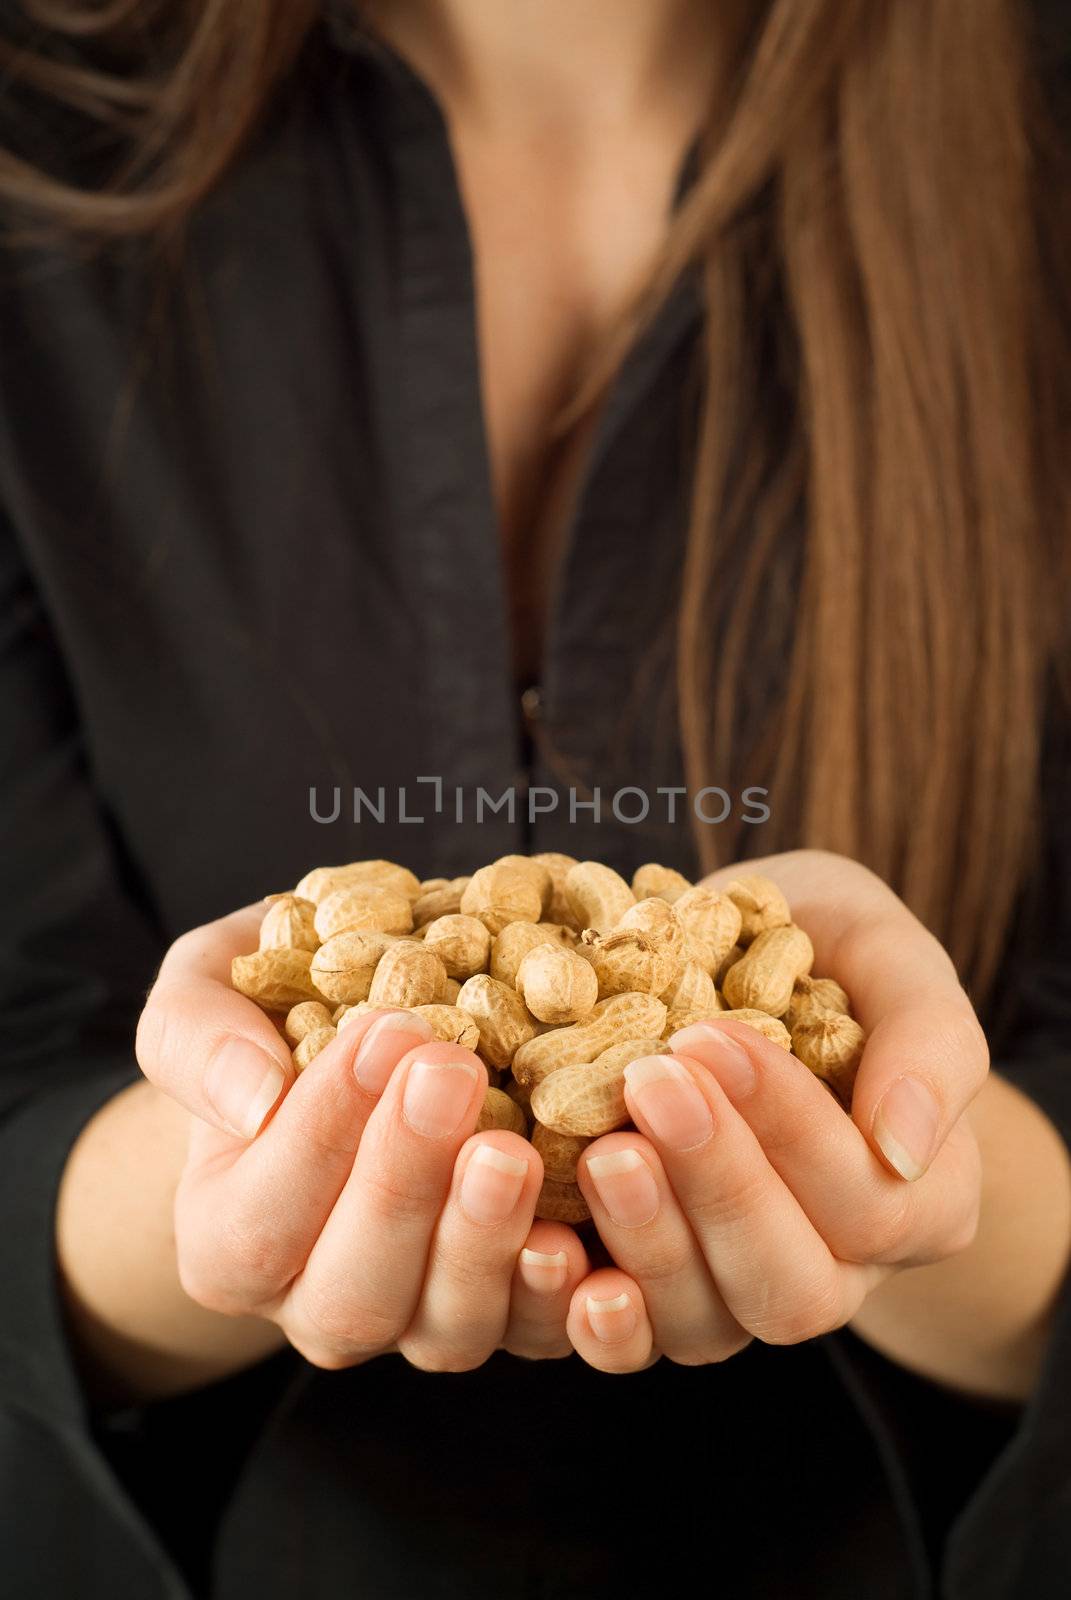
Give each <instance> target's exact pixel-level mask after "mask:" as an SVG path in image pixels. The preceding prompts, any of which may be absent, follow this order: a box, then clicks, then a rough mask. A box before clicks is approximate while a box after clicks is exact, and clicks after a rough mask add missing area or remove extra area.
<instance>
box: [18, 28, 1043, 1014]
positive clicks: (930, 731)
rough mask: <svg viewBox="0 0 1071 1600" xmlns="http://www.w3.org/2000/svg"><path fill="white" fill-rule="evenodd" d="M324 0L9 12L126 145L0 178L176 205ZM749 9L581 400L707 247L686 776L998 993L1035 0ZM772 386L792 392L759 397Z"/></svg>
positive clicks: (1029, 746) (74, 103) (1019, 541)
mask: <svg viewBox="0 0 1071 1600" xmlns="http://www.w3.org/2000/svg"><path fill="white" fill-rule="evenodd" d="M320 9H321V8H320V5H319V3H318V0H202V3H199V4H197V5H191V4H183V3H181V0H97V3H96V4H94V5H93V6H88V5H87V4H86V0H23V7H22V11H23V15H24V17H25V19H26V23H27V28H26V36H25V37H24V38H22V39H18V40H13V39H8V40H6V41H5V40H0V68H2V70H3V71H4V73H5V76H6V78H7V80H8V82H9V84H11V85H14V91H15V93H16V94H17V95H22V94H26V95H29V96H30V97H34V96H36V97H45V98H46V99H47V100H49V101H50V102H51V103H52V104H53V105H54V104H55V103H56V102H58V103H60V104H61V105H62V106H65V107H67V108H68V109H69V110H70V111H72V112H74V113H76V114H78V115H80V116H88V117H89V118H90V119H91V120H92V122H93V124H95V127H96V129H97V132H98V134H99V136H100V137H99V141H98V148H99V149H100V150H102V151H105V152H110V156H109V160H110V166H109V168H108V176H107V178H106V180H105V181H103V182H102V183H101V184H100V185H99V186H96V187H93V188H92V189H89V190H87V189H86V188H85V187H78V186H72V185H71V184H69V183H67V182H65V181H64V179H63V177H62V176H57V175H56V173H55V172H54V171H49V170H48V169H47V163H38V162H36V161H33V160H29V161H28V160H27V159H26V158H25V157H24V156H23V157H20V156H16V155H15V154H13V153H7V154H2V153H0V194H3V195H4V196H5V197H6V199H7V200H8V201H9V202H13V203H14V204H15V205H16V206H17V207H18V208H19V210H20V211H21V212H23V213H24V214H25V215H26V216H27V217H30V218H34V217H36V218H38V219H42V220H45V221H51V222H52V223H53V224H55V223H59V224H61V225H62V226H63V227H65V228H67V229H69V230H70V229H73V230H74V231H75V232H77V233H80V234H82V235H84V236H97V237H100V236H102V235H115V236H117V235H123V234H130V233H136V232H143V233H156V234H158V235H160V236H163V235H166V234H169V233H170V232H172V231H174V230H175V229H176V228H179V229H180V228H181V224H182V221H183V219H184V218H185V217H187V216H188V215H189V214H190V212H191V210H192V208H193V207H194V206H195V205H196V204H197V202H198V201H199V200H200V198H201V197H202V196H203V195H205V194H206V193H207V192H208V191H209V190H210V189H211V188H212V186H213V185H214V184H215V183H216V182H217V181H218V180H219V178H220V177H221V175H222V174H223V173H224V172H225V171H226V170H227V168H228V166H229V165H230V164H231V163H232V162H233V160H234V159H235V157H236V155H237V154H238V153H239V152H240V150H241V149H242V147H243V146H244V145H245V144H246V142H247V141H248V140H249V138H250V136H251V134H252V132H253V131H254V129H255V128H256V126H257V124H258V121H259V119H260V118H261V116H262V114H263V113H264V111H265V109H266V107H267V106H268V105H269V103H270V102H271V99H272V97H273V95H274V94H275V92H276V90H277V89H278V88H279V86H280V85H281V84H282V83H283V81H284V80H285V78H286V76H287V74H288V73H289V72H290V71H291V69H292V67H293V65H294V63H295V61H296V60H297V58H298V56H299V54H300V52H301V50H302V47H303V45H304V43H305V41H306V39H307V37H308V35H309V32H310V30H311V29H312V28H313V26H314V24H315V22H316V20H317V17H318V14H319V12H320ZM743 12H744V13H746V14H747V24H746V27H745V26H739V27H736V24H734V27H736V33H737V37H736V38H734V39H733V40H732V41H728V40H726V39H722V40H721V46H722V54H723V55H724V57H725V60H726V61H727V62H728V63H729V67H728V69H727V71H726V74H725V83H724V86H723V87H724V92H723V93H721V94H719V106H718V108H717V112H716V114H714V113H712V116H711V121H710V126H709V129H708V130H707V134H706V137H705V141H704V149H705V158H704V161H703V164H702V167H701V170H700V172H699V175H698V178H697V180H696V182H695V184H694V186H693V187H692V189H691V191H690V193H689V195H688V197H687V199H686V200H685V202H684V204H683V206H682V208H681V209H680V211H679V213H678V215H677V217H676V219H675V222H674V226H673V228H672V231H671V234H670V237H669V239H668V240H667V243H666V247H665V251H664V254H663V257H662V259H661V261H660V263H659V266H658V268H657V271H656V272H655V274H654V275H653V277H652V280H651V283H650V286H649V289H648V290H647V292H646V293H645V295H644V296H643V298H642V300H641V301H640V302H638V303H637V304H636V305H635V306H633V307H631V308H629V311H628V314H627V315H626V316H625V317H623V319H622V325H621V334H620V337H619V339H618V340H617V341H615V344H614V346H613V347H612V348H611V349H609V350H608V351H607V356H606V360H605V362H604V363H603V366H602V367H601V369H600V372H599V373H598V374H594V375H592V380H591V391H590V392H592V393H594V391H595V389H596V388H597V387H598V385H599V384H600V383H602V382H604V381H605V379H606V376H607V374H608V373H609V372H610V371H611V370H612V367H613V365H614V363H615V362H616V360H617V359H618V358H619V357H620V354H621V351H622V349H623V347H624V344H625V343H626V342H627V340H628V339H629V338H631V337H634V335H635V332H636V329H637V326H638V325H639V324H640V323H642V322H643V320H644V319H645V318H647V317H649V316H650V315H651V314H652V311H653V309H654V307H655V306H656V305H657V304H658V303H659V302H660V300H661V298H662V297H663V296H664V295H665V294H666V293H667V292H668V289H669V287H670V286H671V284H672V283H673V282H674V281H675V279H676V278H677V277H678V275H679V274H680V272H681V271H682V270H684V269H687V268H694V269H696V270H698V271H699V273H700V274H701V277H702V282H703V286H704V294H705V303H706V313H707V314H706V320H705V333H704V363H703V374H704V386H703V400H702V407H701V413H702V414H701V418H700V422H699V428H698V455H697V465H696V478H695V493H694V514H693V518H692V526H691V532H690V535H689V540H688V546H687V555H686V561H685V572H684V582H683V589H682V595H683V598H682V605H681V617H680V628H679V641H680V642H679V701H680V719H681V728H682V737H683V742H684V748H685V754H686V761H687V765H688V770H689V776H690V779H691V780H692V782H693V783H695V784H696V785H699V784H701V783H705V782H712V783H720V784H722V785H724V784H725V783H726V778H727V775H728V774H735V775H736V777H737V779H738V780H739V782H741V783H747V784H763V783H765V784H767V785H768V786H769V788H770V790H771V803H772V820H771V823H770V824H769V826H768V827H767V828H766V829H764V830H763V833H764V839H763V843H764V844H768V843H770V844H772V847H775V848H776V847H787V846H792V845H797V844H806V845H811V846H821V847H825V848H829V849H833V850H838V851H841V852H843V853H845V854H848V855H851V856H854V857H856V858H858V859H860V860H862V861H864V862H866V863H867V864H868V865H869V866H871V867H872V868H873V869H874V870H875V871H877V872H878V873H880V874H881V875H882V876H883V877H884V878H886V879H887V880H888V881H889V882H891V883H892V884H893V885H894V886H895V887H896V888H897V889H898V890H899V891H900V893H901V894H902V895H903V896H904V898H905V899H906V900H907V901H908V903H909V904H910V905H911V906H912V907H913V908H914V909H915V910H916V911H917V912H918V914H919V915H920V916H921V917H922V918H923V919H924V920H925V921H926V922H927V923H928V924H929V925H930V926H931V927H932V928H933V929H934V931H935V932H936V933H937V934H938V935H939V936H940V937H941V938H942V939H943V940H944V942H945V943H946V945H947V946H948V947H949V949H950V950H951V953H952V955H953V957H954V958H955V960H956V962H957V965H958V966H959V968H960V971H961V972H962V973H963V974H964V975H965V977H966V978H967V979H968V980H969V981H970V982H971V983H972V984H973V985H974V987H975V989H976V991H978V992H982V991H984V990H985V988H986V987H987V985H988V984H989V982H990V981H991V979H992V977H993V974H994V970H995V966H996V963H997V960H998V958H999V955H1000V952H1001V949H1002V945H1003V942H1004V940H1005V939H1006V937H1007V933H1008V929H1009V925H1010V921H1011V918H1012V915H1013V911H1014V907H1015V903H1016V898H1017V894H1018V892H1019V890H1020V888H1021V886H1022V882H1023V878H1024V874H1025V872H1026V870H1027V867H1028V864H1029V859H1030V845H1031V836H1032V827H1033V824H1034V821H1035V816H1036V810H1037V804H1038V794H1039V781H1040V752H1041V741H1042V730H1043V720H1044V713H1045V706H1046V703H1047V701H1048V698H1049V696H1050V694H1051V693H1052V692H1053V691H1054V688H1055V686H1056V685H1057V683H1058V682H1060V681H1061V679H1062V674H1063V671H1064V668H1065V665H1066V636H1065V631H1064V630H1065V629H1066V625H1067V622H1066V619H1067V611H1068V604H1067V602H1068V598H1069V592H1071V586H1069V585H1068V582H1067V577H1068V548H1069V541H1068V538H1067V534H1068V529H1069V525H1071V467H1069V465H1068V463H1069V462H1071V438H1069V436H1068V435H1069V430H1071V312H1069V306H1068V302H1067V299H1066V293H1067V289H1066V286H1067V285H1068V284H1069V283H1071V226H1069V221H1068V210H1067V207H1066V202H1065V200H1064V198H1063V197H1064V195H1065V194H1066V192H1067V190H1066V187H1065V185H1066V171H1065V170H1064V150H1063V145H1062V142H1061V140H1060V138H1059V137H1058V136H1057V131H1056V122H1055V120H1054V119H1053V118H1052V117H1051V115H1050V108H1049V106H1048V104H1047V102H1046V97H1045V95H1044V94H1043V92H1042V73H1041V70H1040V68H1041V63H1040V62H1039V60H1038V51H1037V46H1036V41H1035V40H1034V38H1033V36H1032V23H1031V13H1030V11H1029V8H1024V5H1023V3H1022V0H941V3H940V4H934V3H933V0H769V3H768V4H766V5H765V6H763V5H758V4H756V5H755V6H754V7H750V8H748V7H744V8H743ZM730 14H733V15H735V16H737V18H739V16H740V14H741V12H740V8H734V7H727V8H725V15H726V17H728V16H729V15H730ZM717 15H718V13H717V10H716V9H714V8H712V22H711V27H712V30H713V29H714V28H715V26H716V25H717V20H716V19H717ZM728 26H729V24H726V27H728ZM35 29H36V30H37V37H38V39H39V40H40V37H41V30H44V34H45V40H46V43H47V49H42V48H41V46H40V43H39V44H38V45H37V46H35V44H34V37H35V32H34V30H35ZM57 41H58V42H59V44H60V45H61V46H63V47H64V48H61V49H57V48H55V45H56V42H57ZM150 41H151V48H150ZM68 47H74V48H68ZM771 379H775V380H776V382H777V383H778V384H779V386H780V388H781V390H782V391H783V392H784V393H785V394H787V395H789V396H790V397H791V403H790V404H788V405H778V404H775V403H773V402H772V401H771V400H770V384H771ZM792 527H795V528H796V530H797V536H798V538H799V549H800V550H801V555H800V557H799V565H798V570H797V571H796V572H795V575H794V583H793V591H792V596H791V602H790V610H791V613H792V616H791V622H792V627H791V634H790V638H791V642H790V647H789V650H788V654H787V658H786V664H785V673H784V684H783V690H782V692H781V693H780V694H779V695H778V696H777V697H776V704H775V707H774V709H773V712H772V713H770V714H768V715H766V716H764V718H763V720H762V723H761V726H758V727H756V726H755V725H754V719H753V718H750V717H748V716H745V715H742V714H741V710H740V708H741V707H747V706H748V704H749V697H748V693H747V687H748V675H749V665H750V662H751V660H752V658H753V654H754V647H755V642H756V640H757V639H758V638H759V637H760V635H761V633H762V631H763V627H764V623H765V621H766V620H767V619H764V617H763V615H762V597H763V596H764V595H765V594H767V593H768V583H767V579H768V574H769V571H770V568H771V561H772V558H773V555H774V553H775V552H776V551H778V550H779V549H780V548H781V547H782V540H783V539H784V537H785V535H786V533H787V531H788V530H789V529H790V528H792ZM741 553H743V555H741ZM730 561H731V563H732V566H731V570H730ZM727 593H728V594H731V597H732V598H731V605H729V606H728V607H725V606H724V605H722V604H720V602H721V600H722V597H723V595H725V594H727ZM714 615H718V616H720V617H721V618H722V619H723V620H724V624H725V625H724V626H723V627H720V628H718V629H717V630H715V629H714V628H712V626H711V618H712V617H713V616H714ZM713 831H714V830H711V829H706V830H704V835H705V838H706V840H707V842H708V846H709V841H710V839H711V836H712V834H713ZM739 844H740V841H739V839H736V840H732V841H729V840H727V839H725V838H724V835H723V836H722V843H721V845H720V849H721V851H722V853H723V854H725V853H726V852H727V851H732V850H734V849H736V848H738V847H739ZM709 864H711V865H712V864H714V863H713V862H710V863H709Z"/></svg>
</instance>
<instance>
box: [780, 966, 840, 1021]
mask: <svg viewBox="0 0 1071 1600" xmlns="http://www.w3.org/2000/svg"><path fill="white" fill-rule="evenodd" d="M849 1010H850V1007H849V1004H848V996H847V995H846V994H845V992H844V990H843V989H842V988H841V986H840V984H839V983H836V982H835V981H834V980H833V979H832V978H797V979H796V982H795V985H794V987H793V990H792V1000H791V1002H790V1004H789V1008H788V1010H787V1011H786V1012H785V1027H786V1028H787V1029H788V1031H789V1032H790V1033H794V1032H795V1030H796V1029H797V1028H798V1027H799V1026H800V1025H801V1023H804V1022H813V1021H815V1020H816V1019H817V1018H818V1017H820V1016H824V1015H825V1014H826V1013H827V1012H829V1011H840V1012H843V1013H845V1014H847V1012H848V1011H849Z"/></svg>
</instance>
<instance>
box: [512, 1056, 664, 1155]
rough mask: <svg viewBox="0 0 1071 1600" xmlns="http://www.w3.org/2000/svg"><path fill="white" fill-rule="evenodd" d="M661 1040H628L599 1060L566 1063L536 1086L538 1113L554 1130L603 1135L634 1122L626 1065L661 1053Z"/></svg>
mask: <svg viewBox="0 0 1071 1600" xmlns="http://www.w3.org/2000/svg"><path fill="white" fill-rule="evenodd" d="M661 1050H662V1045H661V1041H660V1040H658V1039H626V1040H625V1041H624V1042H623V1043H622V1044H615V1045H611V1046H610V1048H609V1049H608V1050H603V1051H602V1052H601V1053H600V1054H599V1055H597V1056H596V1057H595V1059H594V1061H587V1062H582V1063H581V1064H579V1065H577V1066H573V1067H560V1068H559V1069H558V1071H557V1072H552V1073H550V1074H549V1076H547V1077H546V1078H544V1079H543V1081H542V1082H541V1083H539V1084H537V1086H536V1087H535V1089H533V1091H532V1115H533V1116H534V1117H535V1119H536V1121H537V1122H541V1123H542V1124H543V1126H544V1127H545V1128H550V1129H551V1130H552V1131H553V1132H554V1133H576V1134H583V1135H585V1136H586V1137H588V1138H597V1137H598V1136H599V1135H600V1134H603V1133H611V1132H612V1131H613V1129H614V1128H619V1127H620V1126H621V1124H622V1123H623V1122H627V1121H628V1116H629V1114H628V1107H627V1106H626V1104H625V1068H626V1067H627V1066H628V1064H629V1062H631V1061H638V1060H639V1059H640V1057H641V1056H653V1055H659V1054H660V1053H661Z"/></svg>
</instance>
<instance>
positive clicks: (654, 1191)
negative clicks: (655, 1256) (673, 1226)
mask: <svg viewBox="0 0 1071 1600" xmlns="http://www.w3.org/2000/svg"><path fill="white" fill-rule="evenodd" d="M586 1165H587V1169H588V1173H589V1174H590V1177H591V1181H592V1183H593V1184H594V1185H595V1188H596V1191H597V1193H598V1196H599V1199H600V1200H601V1201H602V1203H603V1205H604V1206H605V1207H606V1209H607V1211H608V1212H609V1214H610V1221H611V1222H616V1223H617V1225H618V1227H619V1228H642V1227H643V1225H644V1223H645V1222H650V1221H651V1219H652V1217H654V1216H655V1215H656V1214H657V1211H658V1184H657V1183H656V1182H655V1176H654V1173H653V1172H652V1171H651V1169H650V1167H649V1166H648V1165H647V1163H646V1161H645V1160H644V1159H643V1157H642V1156H641V1155H640V1152H639V1151H638V1150H614V1151H613V1152H612V1153H611V1154H610V1155H605V1156H589V1157H588V1159H587V1163H586Z"/></svg>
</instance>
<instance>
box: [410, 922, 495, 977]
mask: <svg viewBox="0 0 1071 1600" xmlns="http://www.w3.org/2000/svg"><path fill="white" fill-rule="evenodd" d="M424 948H425V950H434V952H435V954H436V955H437V956H438V958H439V960H440V961H441V962H442V964H443V966H444V967H445V968H446V971H447V975H448V976H449V977H451V978H459V979H460V980H461V981H462V982H464V980H465V979H466V978H473V977H475V976H476V974H477V972H486V971H487V963H488V960H489V959H490V955H491V935H490V934H489V933H488V931H487V929H486V928H485V927H484V925H483V923H482V922H481V921H480V920H479V918H478V917H464V916H446V917H436V919H435V921H434V922H429V923H428V925H427V932H426V933H425V935H424Z"/></svg>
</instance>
